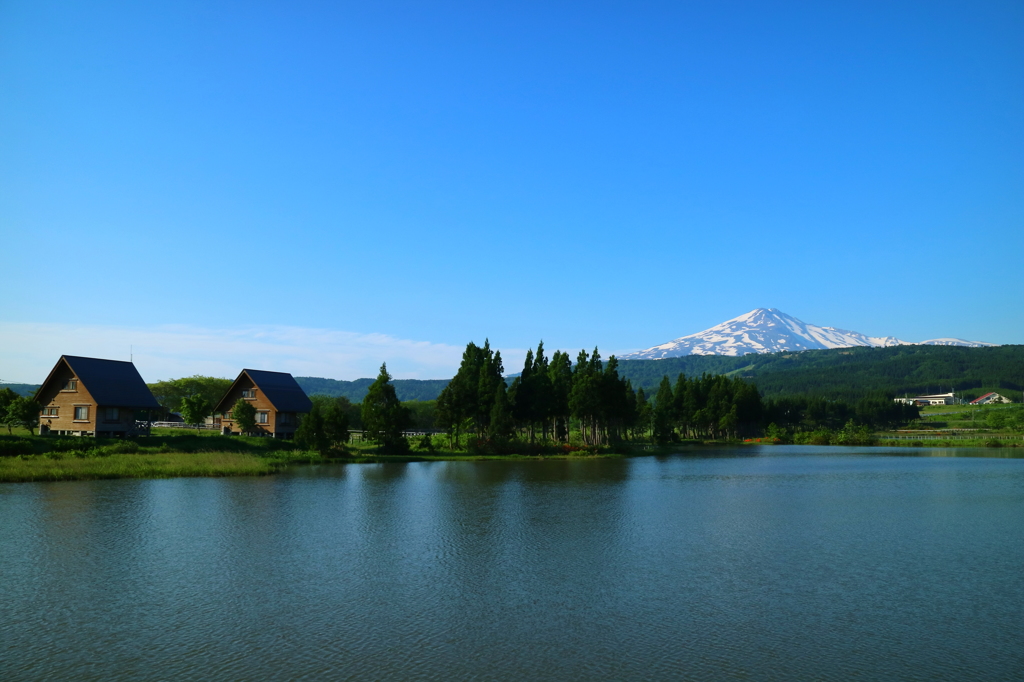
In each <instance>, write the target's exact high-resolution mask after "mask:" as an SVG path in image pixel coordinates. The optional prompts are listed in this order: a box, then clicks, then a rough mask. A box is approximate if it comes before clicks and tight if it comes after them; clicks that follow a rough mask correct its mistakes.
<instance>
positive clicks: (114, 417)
mask: <svg viewBox="0 0 1024 682" xmlns="http://www.w3.org/2000/svg"><path fill="white" fill-rule="evenodd" d="M120 418H121V411H120V410H119V409H118V408H116V407H108V408H107V421H108V422H116V421H118V420H119V419H120Z"/></svg>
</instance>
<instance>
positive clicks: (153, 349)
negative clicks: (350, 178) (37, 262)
mask: <svg viewBox="0 0 1024 682" xmlns="http://www.w3.org/2000/svg"><path fill="white" fill-rule="evenodd" d="M478 342H480V343H482V339H481V340H478ZM463 350H464V347H462V346H454V345H449V344H444V343H432V342H429V341H416V340H411V339H400V338H396V337H394V336H389V335H387V334H377V333H359V332H350V331H339V330H331V329H315V328H303V327H293V326H260V327H253V326H246V327H230V328H221V329H213V328H206V327H198V326H189V325H159V326H153V327H131V326H106V325H76V324H62V323H33V322H19V323H4V324H2V325H0V358H2V360H0V382H5V383H38V382H40V381H42V380H43V379H44V378H45V377H46V374H47V373H48V372H49V371H50V369H51V368H52V367H53V364H54V363H55V362H56V361H57V359H58V358H59V357H60V356H61V355H82V356H87V357H101V358H108V359H112V360H128V359H130V358H132V359H133V360H134V362H135V365H136V366H137V367H138V369H139V372H140V373H141V374H142V376H143V378H144V379H145V380H146V381H148V382H153V381H160V380H164V379H171V378H178V377H183V376H192V375H196V374H201V375H207V376H224V377H229V378H230V377H234V376H235V375H237V374H238V372H239V371H240V370H241V369H243V368H246V367H248V368H253V369H268V370H273V371H281V372H289V373H291V374H293V375H295V376H320V377H326V378H331V379H345V380H352V379H359V378H363V377H375V376H377V373H378V371H379V369H380V365H381V363H383V362H386V363H387V365H388V371H389V372H390V373H391V375H392V376H393V377H394V378H396V379H440V378H449V377H451V376H452V375H454V374H455V372H456V371H457V370H458V366H459V362H460V360H461V358H462V352H463ZM508 352H509V353H511V354H512V356H513V357H516V356H521V354H522V353H525V351H520V350H518V349H509V351H508ZM503 354H504V353H503Z"/></svg>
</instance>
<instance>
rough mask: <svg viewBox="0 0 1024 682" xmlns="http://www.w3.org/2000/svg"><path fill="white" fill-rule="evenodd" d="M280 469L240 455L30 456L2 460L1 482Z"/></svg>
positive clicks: (255, 473)
mask: <svg viewBox="0 0 1024 682" xmlns="http://www.w3.org/2000/svg"><path fill="white" fill-rule="evenodd" d="M281 466H282V463H280V462H278V461H275V460H271V459H268V458H263V457H257V456H255V455H250V454H246V453H239V452H161V453H153V454H148V453H136V454H113V455H107V456H93V457H89V456H86V457H78V456H75V455H60V454H56V455H27V456H15V457H3V458H0V482H6V483H16V482H26V481H77V480H90V479H100V478H178V477H183V476H262V475H265V474H271V473H274V472H275V471H277V470H278V469H280V468H281Z"/></svg>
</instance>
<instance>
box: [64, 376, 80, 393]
mask: <svg viewBox="0 0 1024 682" xmlns="http://www.w3.org/2000/svg"><path fill="white" fill-rule="evenodd" d="M61 390H62V391H77V390H78V379H68V380H67V381H65V382H64V388H62V389H61Z"/></svg>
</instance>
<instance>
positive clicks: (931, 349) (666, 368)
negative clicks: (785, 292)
mask: <svg viewBox="0 0 1024 682" xmlns="http://www.w3.org/2000/svg"><path fill="white" fill-rule="evenodd" d="M703 372H708V373H709V374H730V375H733V376H739V377H742V378H744V379H748V380H750V381H753V382H754V383H755V384H757V387H758V389H759V390H760V391H761V394H762V395H764V396H766V397H772V396H781V395H800V394H805V395H806V394H813V395H820V396H824V397H831V398H843V399H847V400H855V399H858V398H860V397H861V396H863V395H865V394H867V393H871V392H876V391H885V392H888V393H892V394H894V395H903V394H905V393H908V394H921V393H931V392H935V393H939V392H941V393H945V392H947V391H949V390H955V391H957V392H960V393H963V394H964V396H965V397H976V396H977V395H981V394H982V393H984V392H986V391H988V390H993V391H998V392H1000V393H1002V394H1003V395H1006V396H1007V397H1010V398H1013V399H1014V400H1020V399H1021V389H1022V388H1024V346H1020V345H1016V346H994V347H981V348H969V347H963V346H939V345H928V346H925V345H906V346H891V347H888V348H871V347H858V348H834V349H828V350H806V351H799V352H781V353H764V354H748V355H741V356H722V355H686V356H682V357H677V358H665V359H664V360H622V361H620V362H619V374H620V375H622V376H625V377H627V378H629V379H630V380H631V381H632V382H633V386H634V387H641V386H642V387H643V388H644V391H645V392H647V393H650V392H651V391H653V390H656V389H657V386H658V382H660V381H661V377H662V376H663V375H668V376H669V378H670V379H671V380H672V381H675V379H676V377H677V376H678V375H679V374H680V373H682V374H685V375H687V376H699V375H700V374H701V373H703Z"/></svg>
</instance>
